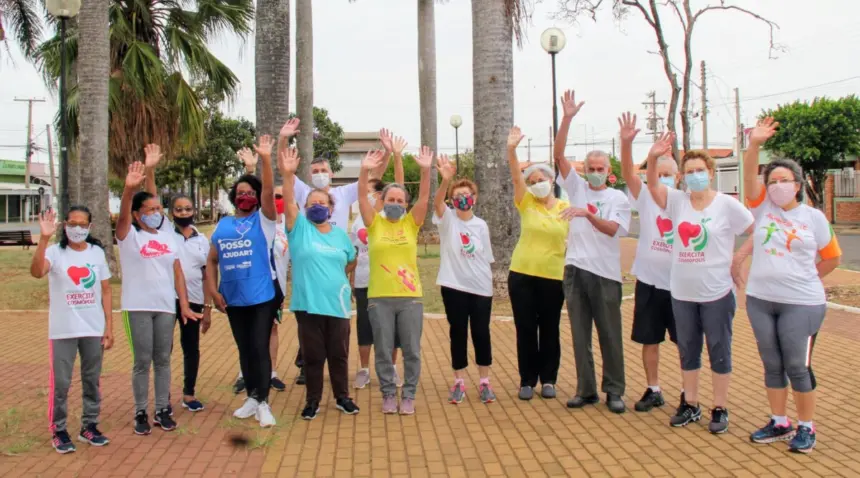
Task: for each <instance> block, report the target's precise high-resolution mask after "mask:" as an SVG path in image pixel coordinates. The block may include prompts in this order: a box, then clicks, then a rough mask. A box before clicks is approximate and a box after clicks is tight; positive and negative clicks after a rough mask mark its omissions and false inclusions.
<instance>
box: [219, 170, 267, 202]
mask: <svg viewBox="0 0 860 478" xmlns="http://www.w3.org/2000/svg"><path fill="white" fill-rule="evenodd" d="M242 183H246V184H247V185H248V186H251V189H253V190H254V192H255V193H257V200H259V199H260V198H261V197H262V196H263V183H262V182H261V181H260V178H258V177H257V176H254V175H253V174H243V175H242V176H241V177H240V178H239V179H237V180H236V182H235V183H233V185H232V186H230V192H229V193H227V198H229V199H230V204H232V205H233V206H236V189H237V188H238V187H239V185H240V184H242ZM258 205H259V204H258Z"/></svg>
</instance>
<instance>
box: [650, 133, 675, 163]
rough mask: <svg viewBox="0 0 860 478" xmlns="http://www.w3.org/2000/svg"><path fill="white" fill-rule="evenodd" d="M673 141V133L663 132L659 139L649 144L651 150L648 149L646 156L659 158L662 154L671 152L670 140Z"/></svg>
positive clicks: (666, 154) (665, 154) (667, 154)
mask: <svg viewBox="0 0 860 478" xmlns="http://www.w3.org/2000/svg"><path fill="white" fill-rule="evenodd" d="M673 141H675V133H673V132H671V131H669V132H666V133H663V134H662V135H661V136H660V139H658V140H657V141H655V142H654V144H653V145H651V150H650V151H648V156H651V157H654V158H659V157H662V156H669V155H671V154H672V142H673Z"/></svg>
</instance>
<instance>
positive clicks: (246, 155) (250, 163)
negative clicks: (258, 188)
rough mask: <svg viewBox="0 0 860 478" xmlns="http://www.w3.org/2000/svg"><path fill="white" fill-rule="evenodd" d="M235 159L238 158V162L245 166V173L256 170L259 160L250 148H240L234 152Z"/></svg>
mask: <svg viewBox="0 0 860 478" xmlns="http://www.w3.org/2000/svg"><path fill="white" fill-rule="evenodd" d="M236 157H238V158H239V161H242V164H244V165H245V170H246V171H253V170H254V169H256V168H257V160H259V159H260V158H259V157H258V156H257V155H256V154H254V152H253V151H251V149H250V148H242V149H240V150H239V151H236Z"/></svg>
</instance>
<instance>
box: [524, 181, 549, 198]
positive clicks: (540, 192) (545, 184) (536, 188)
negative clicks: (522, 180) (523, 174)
mask: <svg viewBox="0 0 860 478" xmlns="http://www.w3.org/2000/svg"><path fill="white" fill-rule="evenodd" d="M529 191H530V192H531V193H532V194H534V196H535V197H536V198H538V199H543V198H545V197H547V196H549V193H550V192H552V185H551V184H550V183H549V181H541V182H539V183H535V184H532V185H531V186H529Z"/></svg>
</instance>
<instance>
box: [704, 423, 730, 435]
mask: <svg viewBox="0 0 860 478" xmlns="http://www.w3.org/2000/svg"><path fill="white" fill-rule="evenodd" d="M708 431H709V432H711V435H722V434H723V433H726V432H727V431H729V427H728V425H726V428H723V429H722V430H711V428H710V427H708Z"/></svg>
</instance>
